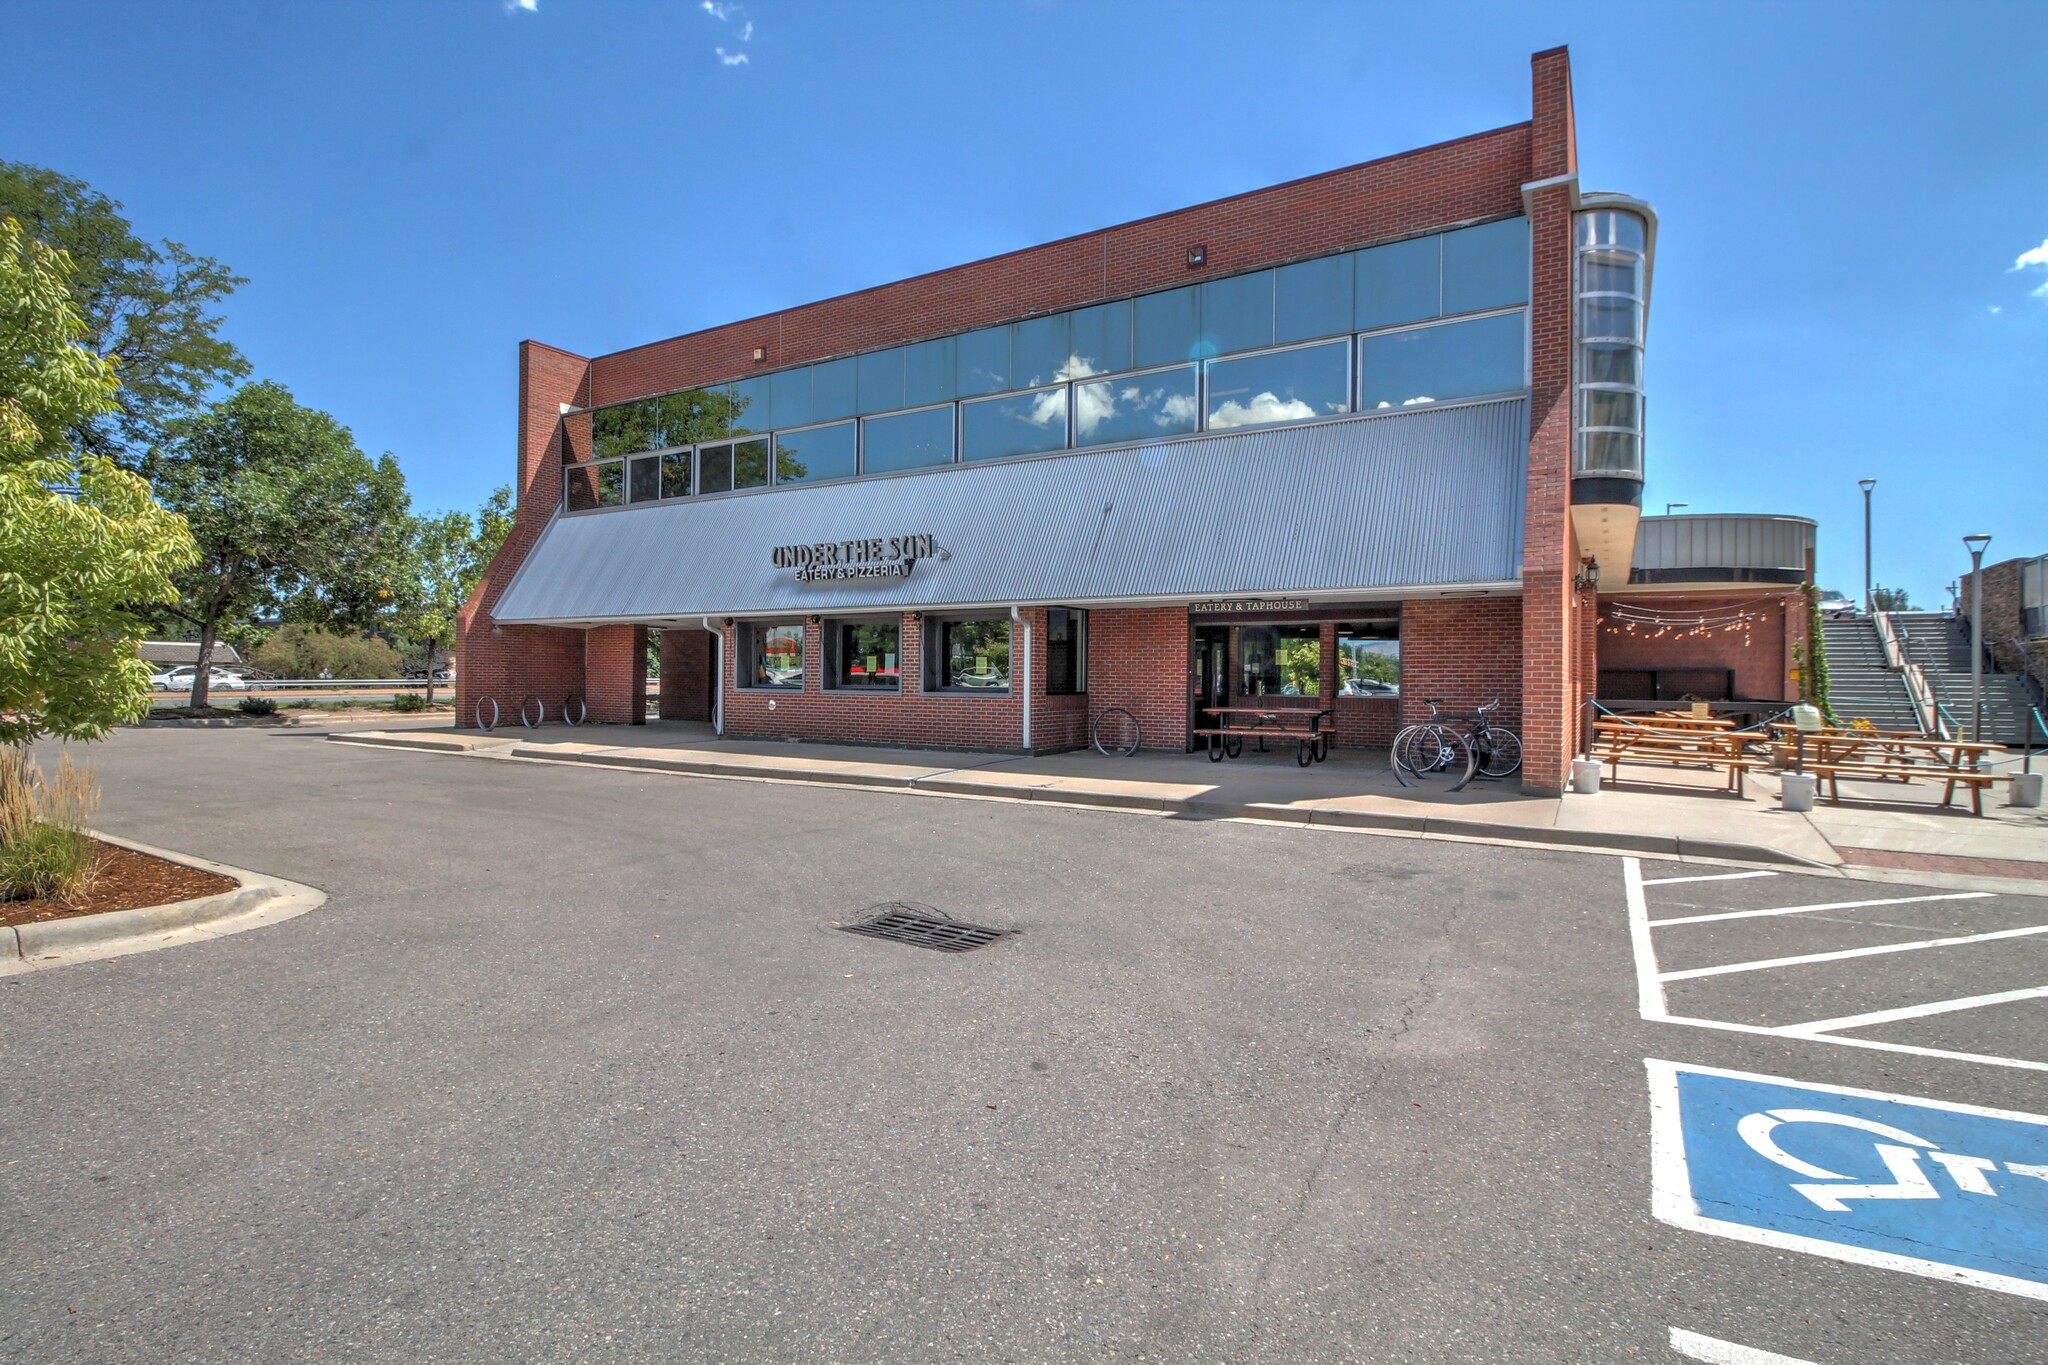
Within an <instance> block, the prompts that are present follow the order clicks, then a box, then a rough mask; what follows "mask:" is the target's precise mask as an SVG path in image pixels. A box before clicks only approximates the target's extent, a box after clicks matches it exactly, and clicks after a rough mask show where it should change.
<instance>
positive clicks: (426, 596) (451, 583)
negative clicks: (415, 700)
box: [397, 486, 512, 706]
mask: <svg viewBox="0 0 2048 1365" xmlns="http://www.w3.org/2000/svg"><path fill="white" fill-rule="evenodd" d="M511 531H512V489H511V488H510V487H509V486H500V487H499V488H498V489H496V490H495V491H494V492H492V494H491V496H490V497H488V498H486V499H485V500H484V504H483V506H482V507H479V508H478V509H477V511H476V515H475V517H473V518H472V517H471V516H470V515H469V514H468V513H467V512H443V513H441V514H440V515H438V516H428V517H414V518H412V519H411V525H410V528H409V533H408V536H407V550H406V556H405V564H406V569H405V572H404V574H403V578H402V584H401V586H400V588H399V591H398V610H397V627H398V632H399V634H401V635H403V636H404V637H405V638H406V639H407V640H408V641H410V642H411V643H412V644H413V645H414V646H416V647H417V648H418V649H419V650H420V652H421V654H422V655H423V656H424V657H423V658H422V660H421V663H422V664H423V665H424V667H425V668H426V670H427V704H428V705H430V706H431V705H432V704H433V701H434V670H435V669H436V668H438V667H440V665H441V660H442V658H443V657H444V656H443V654H442V647H443V646H445V645H447V644H449V643H450V642H452V641H453V640H454V638H455V617H456V614H457V613H458V612H460V611H461V610H462V604H463V603H465V602H467V601H468V600H469V595H470V594H471V593H472V592H474V591H476V585H477V583H478V582H480V581H481V580H482V578H483V576H484V570H485V569H486V568H488V567H489V566H490V562H491V558H492V556H494V555H496V554H497V553H498V548H499V547H500V546H501V545H503V544H504V543H505V537H506V536H507V535H509V534H511Z"/></svg>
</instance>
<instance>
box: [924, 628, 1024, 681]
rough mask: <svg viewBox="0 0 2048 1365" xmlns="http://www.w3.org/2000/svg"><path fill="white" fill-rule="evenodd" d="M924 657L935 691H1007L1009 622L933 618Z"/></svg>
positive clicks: (928, 679)
mask: <svg viewBox="0 0 2048 1365" xmlns="http://www.w3.org/2000/svg"><path fill="white" fill-rule="evenodd" d="M927 629H928V630H929V631H930V632H931V639H930V642H929V645H928V648H927V649H926V651H925V652H926V656H927V657H928V658H929V659H930V660H931V664H930V676H929V677H928V678H927V679H926V684H927V686H929V687H931V688H932V689H933V690H934V691H961V692H1006V691H1008V690H1009V687H1010V621H1009V618H1008V617H997V618H996V619H994V620H988V621H932V622H929V623H928V626H927Z"/></svg>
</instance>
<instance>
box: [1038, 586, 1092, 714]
mask: <svg viewBox="0 0 2048 1365" xmlns="http://www.w3.org/2000/svg"><path fill="white" fill-rule="evenodd" d="M1087 690H1088V613H1087V612H1085V611H1076V610H1074V609H1073V608H1072V607H1047V608H1046V609H1045V694H1046V695H1047V696H1049V697H1068V696H1073V695H1075V694H1076V693H1080V692H1086V691H1087Z"/></svg>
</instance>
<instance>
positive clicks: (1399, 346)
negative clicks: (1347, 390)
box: [1358, 312, 1523, 412]
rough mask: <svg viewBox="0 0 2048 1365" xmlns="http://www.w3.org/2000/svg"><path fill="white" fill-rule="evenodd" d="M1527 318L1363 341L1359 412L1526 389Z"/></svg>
mask: <svg viewBox="0 0 2048 1365" xmlns="http://www.w3.org/2000/svg"><path fill="white" fill-rule="evenodd" d="M1522 325H1523V324H1522V314H1521V313H1518V312H1517V313H1503V314H1501V315H1500V316H1499V317H1492V318H1475V319H1473V320H1472V321H1471V322H1451V323H1445V324H1444V325H1443V326H1441V327H1417V328H1416V329H1414V330H1413V331H1408V332H1388V333H1386V334H1384V335H1382V336H1370V337H1361V338H1359V342H1358V408H1359V411H1361V412H1370V411H1372V410H1374V409H1376V408H1412V407H1419V406H1421V405H1423V404H1426V403H1440V402H1443V401H1444V400H1445V399H1450V398H1471V397H1474V396H1476V395H1478V394H1483V393H1506V392H1510V391H1512V390H1515V389H1519V388H1521V387H1522Z"/></svg>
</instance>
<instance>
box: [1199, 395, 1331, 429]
mask: <svg viewBox="0 0 2048 1365" xmlns="http://www.w3.org/2000/svg"><path fill="white" fill-rule="evenodd" d="M1315 415H1316V410H1315V409H1314V408H1313V407H1311V406H1310V405H1309V404H1307V403H1304V402H1302V401H1301V400H1300V399H1299V398H1290V399H1288V400H1287V401H1286V402H1282V401H1281V400H1280V396H1279V395H1278V394H1274V393H1262V394H1260V395H1259V396H1258V397H1256V398H1254V399H1252V401H1251V402H1249V403H1240V402H1238V401H1237V400H1236V399H1235V398H1232V399H1228V400H1226V401H1225V402H1224V404H1223V406H1222V407H1220V408H1218V409H1216V411H1215V413H1214V414H1212V415H1211V416H1210V418H1209V427H1210V430H1212V431H1213V430H1217V429H1220V428H1223V427H1261V426H1266V425H1268V424H1270V423H1273V422H1306V421H1307V420H1308V419H1309V418H1311V417H1313V416H1315Z"/></svg>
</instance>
